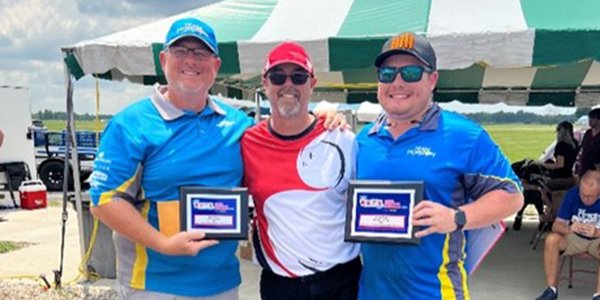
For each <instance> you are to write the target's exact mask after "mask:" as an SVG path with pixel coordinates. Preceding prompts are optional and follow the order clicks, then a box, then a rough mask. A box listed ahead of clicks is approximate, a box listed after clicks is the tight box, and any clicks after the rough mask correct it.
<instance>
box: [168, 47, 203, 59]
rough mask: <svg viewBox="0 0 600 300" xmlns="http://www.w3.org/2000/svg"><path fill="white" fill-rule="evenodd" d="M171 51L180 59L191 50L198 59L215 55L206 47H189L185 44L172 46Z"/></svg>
mask: <svg viewBox="0 0 600 300" xmlns="http://www.w3.org/2000/svg"><path fill="white" fill-rule="evenodd" d="M169 52H171V53H172V54H173V56H175V57H176V58H179V59H182V58H185V57H187V56H188V54H189V53H190V52H192V54H193V55H194V58H195V59H196V60H207V59H209V58H211V57H213V56H214V54H213V53H212V52H210V51H209V50H206V49H204V48H188V47H184V46H171V47H169Z"/></svg>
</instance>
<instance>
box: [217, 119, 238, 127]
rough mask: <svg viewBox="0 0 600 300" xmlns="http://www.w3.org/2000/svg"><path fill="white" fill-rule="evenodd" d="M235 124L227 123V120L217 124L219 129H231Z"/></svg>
mask: <svg viewBox="0 0 600 300" xmlns="http://www.w3.org/2000/svg"><path fill="white" fill-rule="evenodd" d="M233 124H235V123H234V122H233V121H227V120H223V121H221V123H219V124H217V127H218V128H223V127H230V126H232V125H233Z"/></svg>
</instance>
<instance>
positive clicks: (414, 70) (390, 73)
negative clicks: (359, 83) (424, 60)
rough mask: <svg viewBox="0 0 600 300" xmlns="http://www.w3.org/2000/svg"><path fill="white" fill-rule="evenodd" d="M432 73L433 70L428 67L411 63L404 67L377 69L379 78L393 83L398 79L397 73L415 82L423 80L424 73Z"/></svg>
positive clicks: (382, 81)
mask: <svg viewBox="0 0 600 300" xmlns="http://www.w3.org/2000/svg"><path fill="white" fill-rule="evenodd" d="M424 72H427V73H430V72H432V70H431V69H430V68H428V67H424V66H418V65H411V66H404V67H381V68H379V69H377V80H378V81H379V82H381V83H392V82H394V80H396V75H398V74H400V77H402V80H404V82H408V83H413V82H419V81H421V78H423V73H424Z"/></svg>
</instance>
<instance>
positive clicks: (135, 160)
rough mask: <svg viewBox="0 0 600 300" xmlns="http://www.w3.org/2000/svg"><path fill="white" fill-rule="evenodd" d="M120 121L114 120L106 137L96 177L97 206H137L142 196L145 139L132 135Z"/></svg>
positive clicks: (96, 164) (93, 189)
mask: <svg viewBox="0 0 600 300" xmlns="http://www.w3.org/2000/svg"><path fill="white" fill-rule="evenodd" d="M120 121H121V118H116V119H115V118H113V120H111V122H110V123H109V124H108V126H107V127H106V129H105V131H104V133H103V134H102V140H101V142H100V148H99V149H98V153H97V155H96V160H95V161H94V169H93V173H92V183H91V189H90V195H91V198H92V205H93V206H99V205H103V204H106V203H110V202H112V201H115V200H120V199H124V200H127V201H130V202H135V200H136V199H137V198H138V193H140V192H141V184H140V180H141V171H142V160H143V157H144V150H143V149H144V147H143V138H142V136H141V134H138V135H137V136H136V135H134V134H132V133H131V132H129V131H128V130H127V128H128V127H126V126H124V125H123V123H121V122H120ZM129 127H136V126H129Z"/></svg>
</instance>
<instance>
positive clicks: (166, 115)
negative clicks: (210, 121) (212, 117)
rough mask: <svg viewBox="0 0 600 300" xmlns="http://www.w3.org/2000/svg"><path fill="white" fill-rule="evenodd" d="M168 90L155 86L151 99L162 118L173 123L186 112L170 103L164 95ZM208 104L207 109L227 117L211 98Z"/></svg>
mask: <svg viewBox="0 0 600 300" xmlns="http://www.w3.org/2000/svg"><path fill="white" fill-rule="evenodd" d="M167 89H168V86H161V85H159V84H156V85H154V90H153V91H152V95H151V96H150V99H151V100H152V104H154V106H155V107H156V109H157V110H158V113H159V114H160V116H161V117H162V118H163V119H164V120H166V121H172V120H175V119H177V118H179V117H181V116H183V115H184V114H186V112H185V111H184V110H181V109H179V108H178V107H177V106H175V105H173V103H171V102H169V101H168V100H167V99H166V98H165V97H164V93H165V92H166V91H167ZM206 104H207V105H206V108H208V109H210V110H211V111H214V112H216V113H217V114H220V115H225V111H224V110H223V108H221V107H220V106H219V104H218V103H216V102H215V101H214V99H212V97H211V96H208V99H207V101H206ZM206 108H205V109H206Z"/></svg>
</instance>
